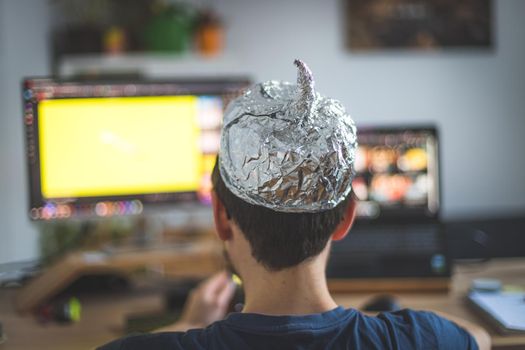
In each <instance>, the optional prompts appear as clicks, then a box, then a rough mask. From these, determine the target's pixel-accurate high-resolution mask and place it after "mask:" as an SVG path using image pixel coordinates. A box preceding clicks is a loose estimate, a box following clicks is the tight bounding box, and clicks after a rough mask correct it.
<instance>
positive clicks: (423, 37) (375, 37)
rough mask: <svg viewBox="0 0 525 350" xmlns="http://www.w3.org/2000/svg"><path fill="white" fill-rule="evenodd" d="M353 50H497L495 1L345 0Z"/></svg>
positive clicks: (349, 41)
mask: <svg viewBox="0 0 525 350" xmlns="http://www.w3.org/2000/svg"><path fill="white" fill-rule="evenodd" d="M344 1H345V2H346V8H345V15H346V46H347V47H348V48H349V49H350V50H352V51H359V50H383V49H394V50H398V49H422V50H436V49H447V48H481V49H483V48H491V47H492V45H493V18H492V1H491V0H459V1H458V0H344Z"/></svg>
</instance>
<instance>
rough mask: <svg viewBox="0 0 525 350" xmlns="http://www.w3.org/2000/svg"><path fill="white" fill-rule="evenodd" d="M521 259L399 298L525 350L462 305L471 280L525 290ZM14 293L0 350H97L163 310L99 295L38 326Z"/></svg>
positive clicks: (3, 295)
mask: <svg viewBox="0 0 525 350" xmlns="http://www.w3.org/2000/svg"><path fill="white" fill-rule="evenodd" d="M524 271H525V259H498V260H493V261H490V262H487V263H483V264H476V265H461V266H457V267H456V268H455V273H454V277H453V280H452V288H451V290H450V291H449V293H442V294H436V293H434V294H420V293H403V294H399V295H398V297H399V300H400V302H401V304H402V305H403V306H404V307H409V308H413V309H425V310H435V311H441V312H446V313H449V314H451V315H454V316H458V317H461V318H464V319H466V320H469V321H471V322H474V323H477V324H479V325H481V326H482V327H484V328H485V329H487V331H489V333H490V334H491V336H492V344H493V347H494V348H506V349H510V348H515V349H518V348H521V349H524V348H525V335H512V336H509V335H501V334H498V333H497V332H496V330H495V329H494V328H493V327H491V325H489V324H487V323H485V322H483V321H482V320H480V319H479V317H477V315H476V314H475V313H473V312H472V311H471V310H470V309H469V308H467V306H466V305H465V302H464V297H465V294H466V291H467V290H468V287H469V285H470V282H471V281H472V279H474V278H479V277H490V278H497V279H500V280H501V281H502V282H503V283H504V284H512V285H519V286H522V287H523V286H525V272H524ZM15 293H16V290H13V289H11V290H0V322H2V323H3V327H4V332H5V333H6V335H7V341H6V342H5V343H4V344H0V350H15V349H20V350H21V349H24V350H31V349H40V350H47V349H53V350H62V349H64V350H65V349H68V350H71V349H92V348H93V347H95V346H97V345H101V344H103V343H105V342H108V341H109V340H111V339H114V338H118V337H120V336H122V328H123V324H124V317H125V315H126V314H130V313H140V312H149V311H155V310H161V309H162V297H161V295H160V294H159V293H158V292H155V291H153V290H151V289H149V290H143V291H138V292H133V293H128V294H126V295H99V296H96V297H95V296H92V297H84V298H82V304H83V314H82V320H81V321H80V322H78V323H77V324H73V325H65V326H62V325H57V324H48V325H41V324H39V323H38V322H37V321H36V320H35V318H34V317H31V316H19V315H18V314H17V313H16V312H15V308H14V304H13V298H14V295H15ZM334 297H335V299H336V301H337V302H338V303H339V304H340V305H342V306H345V307H354V308H359V307H360V306H362V305H363V304H364V303H365V302H366V301H367V300H368V299H369V298H370V297H371V295H370V294H361V293H360V294H336V295H334Z"/></svg>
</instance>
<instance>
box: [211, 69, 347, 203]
mask: <svg viewBox="0 0 525 350" xmlns="http://www.w3.org/2000/svg"><path fill="white" fill-rule="evenodd" d="M294 63H295V65H296V66H297V69H298V76H297V84H291V83H288V82H282V81H267V82H264V83H259V84H256V85H255V86H253V87H251V88H250V89H248V91H246V92H245V93H244V94H243V95H242V96H240V97H238V98H236V99H235V100H233V101H232V102H231V103H230V104H229V105H228V108H227V109H226V112H225V114H224V120H223V128H222V133H221V146H220V150H219V169H220V173H221V177H222V179H223V181H224V184H225V185H226V187H228V189H229V190H230V191H231V192H232V193H233V194H234V195H236V196H237V197H239V198H240V199H242V200H244V201H246V202H248V203H250V204H254V205H258V206H263V207H266V208H269V209H271V210H274V211H279V212H291V213H302V212H319V211H324V210H329V209H332V208H334V207H335V206H337V205H338V204H339V203H341V202H342V201H343V200H344V199H345V198H346V197H347V195H348V194H349V193H350V191H351V189H352V188H351V183H352V178H353V175H354V170H353V164H354V160H355V153H356V152H355V151H356V148H357V137H356V128H355V124H354V122H353V120H352V118H351V117H350V115H348V114H347V113H346V110H345V108H344V107H343V106H342V105H341V103H340V102H338V101H336V100H334V99H331V98H327V97H324V96H322V95H320V94H319V93H317V92H316V91H315V90H314V79H313V75H312V72H311V71H310V69H309V68H308V66H307V65H306V64H305V63H304V62H303V61H301V60H295V61H294Z"/></svg>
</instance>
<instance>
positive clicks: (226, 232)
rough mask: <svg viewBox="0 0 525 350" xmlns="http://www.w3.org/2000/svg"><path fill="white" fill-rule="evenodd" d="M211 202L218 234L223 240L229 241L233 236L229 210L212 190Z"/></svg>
mask: <svg viewBox="0 0 525 350" xmlns="http://www.w3.org/2000/svg"><path fill="white" fill-rule="evenodd" d="M211 204H212V208H213V219H214V221H215V229H216V230H217V236H219V238H220V239H221V240H223V241H227V240H229V239H231V238H232V227H231V221H230V217H229V215H228V211H227V210H226V208H225V207H224V204H222V202H221V200H220V199H219V197H218V196H217V194H216V193H215V191H212V192H211Z"/></svg>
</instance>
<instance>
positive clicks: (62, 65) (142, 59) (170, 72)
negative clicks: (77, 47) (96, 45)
mask: <svg viewBox="0 0 525 350" xmlns="http://www.w3.org/2000/svg"><path fill="white" fill-rule="evenodd" d="M242 67H244V65H243V64H241V62H239V60H237V59H236V58H234V57H232V56H228V55H220V56H217V57H210V58H208V57H204V56H200V55H193V54H180V55H177V54H161V53H133V54H125V55H107V54H91V55H70V56H64V57H62V58H61V60H60V62H59V64H58V66H57V73H58V74H59V75H60V76H61V77H64V78H68V77H72V76H75V75H79V74H97V75H98V74H100V75H103V74H137V75H142V76H145V77H148V78H173V77H231V76H248V77H250V76H251V75H252V74H251V72H248V71H247V70H246V69H243V68H242Z"/></svg>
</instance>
